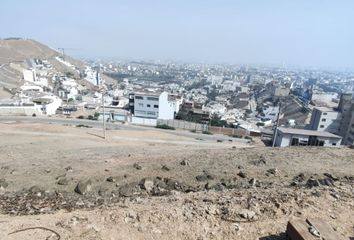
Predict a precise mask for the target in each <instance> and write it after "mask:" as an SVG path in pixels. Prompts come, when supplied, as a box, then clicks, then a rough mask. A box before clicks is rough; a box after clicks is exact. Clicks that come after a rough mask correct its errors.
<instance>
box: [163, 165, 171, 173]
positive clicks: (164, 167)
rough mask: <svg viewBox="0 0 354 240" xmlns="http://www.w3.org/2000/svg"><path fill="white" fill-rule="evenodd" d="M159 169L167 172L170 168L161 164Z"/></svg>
mask: <svg viewBox="0 0 354 240" xmlns="http://www.w3.org/2000/svg"><path fill="white" fill-rule="evenodd" d="M161 170H162V171H166V172H168V171H170V168H169V167H167V166H166V165H163V166H162V168H161Z"/></svg>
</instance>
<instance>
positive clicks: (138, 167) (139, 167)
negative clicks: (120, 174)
mask: <svg viewBox="0 0 354 240" xmlns="http://www.w3.org/2000/svg"><path fill="white" fill-rule="evenodd" d="M133 167H134V168H135V169H137V170H141V169H142V167H141V165H140V164H139V163H134V164H133Z"/></svg>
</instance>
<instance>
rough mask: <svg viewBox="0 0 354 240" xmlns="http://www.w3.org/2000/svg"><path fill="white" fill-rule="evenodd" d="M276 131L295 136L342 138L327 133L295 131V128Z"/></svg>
mask: <svg viewBox="0 0 354 240" xmlns="http://www.w3.org/2000/svg"><path fill="white" fill-rule="evenodd" d="M278 131H280V132H282V133H287V134H295V135H308V136H317V137H329V138H342V137H340V136H337V135H335V134H332V133H329V132H320V131H314V130H306V129H297V128H284V127H278Z"/></svg>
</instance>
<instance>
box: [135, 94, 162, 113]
mask: <svg viewBox="0 0 354 240" xmlns="http://www.w3.org/2000/svg"><path fill="white" fill-rule="evenodd" d="M159 105H160V98H159V95H158V94H154V93H151V94H149V93H142V94H139V93H137V94H135V95H134V116H135V117H142V118H155V119H156V118H158V117H159Z"/></svg>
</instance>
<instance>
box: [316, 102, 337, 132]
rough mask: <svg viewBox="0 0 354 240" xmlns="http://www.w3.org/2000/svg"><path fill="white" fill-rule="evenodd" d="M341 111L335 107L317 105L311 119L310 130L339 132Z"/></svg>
mask: <svg viewBox="0 0 354 240" xmlns="http://www.w3.org/2000/svg"><path fill="white" fill-rule="evenodd" d="M340 115H341V114H340V112H338V111H336V110H335V109H333V108H326V107H315V108H314V109H313V111H312V115H311V120H310V127H309V128H310V130H315V131H321V132H323V131H326V132H330V133H333V134H338V133H339V126H340V120H339V117H340Z"/></svg>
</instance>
